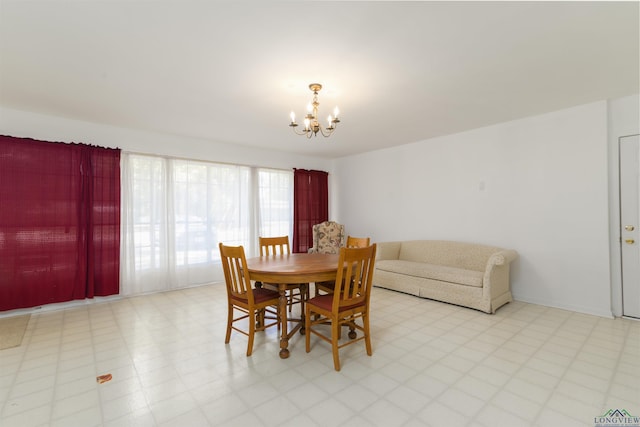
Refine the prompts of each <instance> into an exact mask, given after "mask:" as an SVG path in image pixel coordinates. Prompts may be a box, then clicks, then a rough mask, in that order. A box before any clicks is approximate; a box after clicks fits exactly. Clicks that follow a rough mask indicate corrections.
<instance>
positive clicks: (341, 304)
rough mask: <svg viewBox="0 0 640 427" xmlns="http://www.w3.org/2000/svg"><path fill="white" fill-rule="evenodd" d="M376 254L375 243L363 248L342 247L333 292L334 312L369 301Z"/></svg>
mask: <svg viewBox="0 0 640 427" xmlns="http://www.w3.org/2000/svg"><path fill="white" fill-rule="evenodd" d="M375 256H376V245H375V243H374V244H373V245H371V246H367V247H363V248H348V247H345V248H341V249H340V258H339V260H338V274H337V276H336V289H335V291H334V293H333V307H332V310H333V311H334V312H337V311H340V309H345V308H347V307H352V306H359V305H362V304H368V303H369V295H370V294H371V283H372V279H373V270H374V262H375ZM340 266H344V268H340Z"/></svg>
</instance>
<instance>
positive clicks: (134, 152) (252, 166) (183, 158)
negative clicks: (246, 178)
mask: <svg viewBox="0 0 640 427" xmlns="http://www.w3.org/2000/svg"><path fill="white" fill-rule="evenodd" d="M122 152H123V153H126V154H134V155H137V156H150V157H160V158H163V159H173V160H186V161H190V162H201V163H215V164H218V165H230V166H244V167H248V168H262V169H272V170H278V171H288V172H293V170H294V169H296V168H291V169H282V168H272V167H267V166H258V165H247V164H244V163H231V162H216V161H213V160H202V159H192V158H189V157H176V156H169V155H166V154H155V153H141V152H139V151H128V150H122Z"/></svg>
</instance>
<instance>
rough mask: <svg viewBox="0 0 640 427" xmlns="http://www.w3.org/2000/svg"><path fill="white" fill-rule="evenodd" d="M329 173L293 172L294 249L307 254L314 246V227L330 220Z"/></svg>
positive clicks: (299, 170)
mask: <svg viewBox="0 0 640 427" xmlns="http://www.w3.org/2000/svg"><path fill="white" fill-rule="evenodd" d="M328 176H329V174H328V173H327V172H323V171H315V170H305V169H294V170H293V247H292V249H291V250H292V252H307V250H308V249H309V248H310V247H312V246H313V232H312V227H313V226H314V225H315V224H319V223H321V222H324V221H327V220H328V219H329V187H328Z"/></svg>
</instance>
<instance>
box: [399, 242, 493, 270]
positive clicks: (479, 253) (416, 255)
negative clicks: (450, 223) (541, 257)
mask: <svg viewBox="0 0 640 427" xmlns="http://www.w3.org/2000/svg"><path fill="white" fill-rule="evenodd" d="M499 251H500V249H499V248H495V247H492V246H485V245H478V244H475V243H464V242H452V241H446V240H409V241H405V242H402V244H401V248H400V252H399V254H398V257H397V258H398V259H399V260H404V261H414V262H425V263H427V264H435V265H445V266H448V267H454V268H461V269H464V270H476V271H484V270H485V269H486V266H487V261H488V260H489V257H491V255H492V254H494V253H495V252H499Z"/></svg>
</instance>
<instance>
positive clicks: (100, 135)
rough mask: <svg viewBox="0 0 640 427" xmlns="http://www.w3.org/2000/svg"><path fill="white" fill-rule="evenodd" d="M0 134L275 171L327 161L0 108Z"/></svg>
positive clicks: (322, 167) (322, 166)
mask: <svg viewBox="0 0 640 427" xmlns="http://www.w3.org/2000/svg"><path fill="white" fill-rule="evenodd" d="M0 134H1V135H10V136H16V137H24V138H34V139H40V140H43V141H59V142H82V143H85V144H93V145H99V146H101V147H118V148H121V149H122V150H125V151H131V152H138V153H149V154H159V155H165V156H173V157H182V158H187V159H199V160H209V161H214V162H223V163H236V164H241V165H249V166H261V167H270V168H275V169H292V168H294V167H295V168H303V169H318V170H326V171H328V170H329V168H330V167H331V162H330V161H329V160H327V159H321V158H315V157H308V156H299V155H294V154H290V153H283V152H275V151H269V150H259V149H255V148H248V147H238V146H235V145H230V144H222V143H217V142H215V141H207V140H203V139H196V138H187V137H179V136H174V135H167V134H160V133H152V132H144V131H137V130H131V129H124V128H117V127H113V126H106V125H101V124H96V123H88V122H81V121H77V120H69V119H63V118H59V117H52V116H47V115H42V114H35V113H29V112H24V111H18V110H13V109H8V108H4V107H0Z"/></svg>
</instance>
